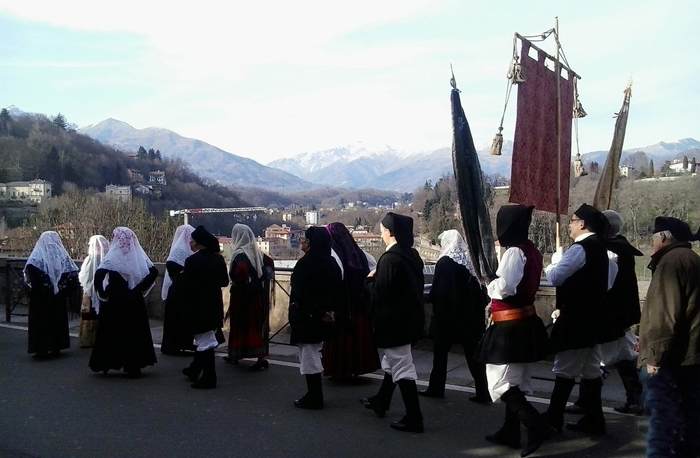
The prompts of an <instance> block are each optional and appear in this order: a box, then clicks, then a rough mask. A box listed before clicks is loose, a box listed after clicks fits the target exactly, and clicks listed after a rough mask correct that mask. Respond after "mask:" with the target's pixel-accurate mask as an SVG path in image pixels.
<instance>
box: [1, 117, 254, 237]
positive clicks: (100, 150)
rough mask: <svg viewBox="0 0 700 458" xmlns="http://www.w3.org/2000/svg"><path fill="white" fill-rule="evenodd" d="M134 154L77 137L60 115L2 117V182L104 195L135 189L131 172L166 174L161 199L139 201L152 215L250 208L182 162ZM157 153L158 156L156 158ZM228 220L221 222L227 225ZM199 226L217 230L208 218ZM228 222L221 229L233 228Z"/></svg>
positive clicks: (150, 197)
mask: <svg viewBox="0 0 700 458" xmlns="http://www.w3.org/2000/svg"><path fill="white" fill-rule="evenodd" d="M149 153H150V154H140V155H138V156H137V157H133V156H134V155H133V154H130V155H128V154H126V153H125V152H122V151H118V150H115V149H113V148H110V147H108V146H105V145H102V144H101V143H99V142H97V141H96V140H93V139H91V138H90V137H87V136H85V135H82V134H79V133H77V132H75V130H74V129H73V128H72V127H71V125H70V124H69V123H68V122H67V121H66V119H65V118H64V117H63V116H61V115H60V114H59V115H57V116H55V117H53V118H52V119H49V118H48V117H46V116H44V115H37V114H31V115H30V114H26V115H23V116H18V117H13V116H10V114H9V113H8V112H7V110H4V109H3V110H2V111H1V112H0V182H11V181H25V180H32V179H36V178H40V179H43V180H46V181H49V182H51V183H52V184H53V190H54V195H56V196H60V195H61V194H63V193H64V192H65V191H66V186H65V184H67V183H72V184H74V185H75V186H76V187H77V188H79V189H84V190H92V191H93V192H104V190H105V186H106V185H108V184H116V185H126V184H131V179H130V177H129V175H128V172H127V171H128V170H129V169H136V170H139V171H141V172H142V173H144V174H146V175H147V174H148V172H151V171H156V170H162V171H165V174H166V179H167V185H166V186H163V187H162V188H161V194H159V195H158V194H155V195H154V194H150V195H148V194H146V195H139V194H135V195H136V196H139V197H140V198H142V199H143V200H144V201H145V203H146V207H147V209H148V210H149V212H150V213H152V214H153V215H160V214H162V213H163V212H165V211H167V210H170V209H180V208H198V207H241V206H247V205H248V203H246V202H244V201H243V200H242V199H241V198H240V197H239V195H238V194H237V193H236V192H235V191H234V190H232V189H231V188H229V187H224V186H219V185H217V184H216V183H210V182H207V181H206V180H204V179H202V178H201V177H199V176H198V175H196V174H195V173H193V172H192V171H191V170H190V168H189V165H188V164H187V163H186V162H184V161H183V160H181V159H163V158H162V155H161V154H159V153H160V152H149ZM156 153H158V154H156ZM226 219H229V218H227V217H219V218H217V220H216V221H217V222H218V221H225V220H226ZM200 222H201V223H202V224H206V223H207V222H209V223H210V224H214V220H213V219H210V218H207V217H205V216H202V217H200ZM230 223H231V222H230V221H225V224H223V226H222V227H230V225H231V224H230Z"/></svg>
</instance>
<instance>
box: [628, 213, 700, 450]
mask: <svg viewBox="0 0 700 458" xmlns="http://www.w3.org/2000/svg"><path fill="white" fill-rule="evenodd" d="M699 236H700V230H699V231H698V233H696V234H693V233H692V232H691V231H690V226H688V223H686V222H684V221H681V220H679V219H677V218H670V217H661V216H660V217H658V218H656V221H655V224H654V233H653V235H652V243H653V249H654V253H653V254H652V256H651V262H650V263H649V269H651V271H652V277H651V283H650V284H649V290H648V291H647V296H646V303H645V305H644V308H643V309H642V319H641V322H640V334H639V365H640V366H641V367H642V370H643V371H646V372H647V374H648V375H649V378H648V380H647V382H646V403H645V407H646V409H647V411H648V412H649V430H648V432H647V443H648V448H647V456H678V457H697V456H699V455H700V434H698V433H699V432H700V257H699V256H698V255H697V254H696V253H695V252H694V251H693V249H692V246H691V243H690V242H691V241H692V240H698V239H700V237H699Z"/></svg>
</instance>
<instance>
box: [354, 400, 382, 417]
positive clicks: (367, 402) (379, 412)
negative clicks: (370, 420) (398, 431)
mask: <svg viewBox="0 0 700 458" xmlns="http://www.w3.org/2000/svg"><path fill="white" fill-rule="evenodd" d="M360 404H362V405H363V406H365V409H370V410H373V411H374V414H375V415H376V416H378V417H379V418H384V417H385V416H386V411H387V409H384V408H381V407H379V406H376V405H374V404H373V403H372V401H370V400H369V399H368V398H361V399H360Z"/></svg>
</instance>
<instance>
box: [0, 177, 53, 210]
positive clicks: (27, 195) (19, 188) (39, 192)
mask: <svg viewBox="0 0 700 458" xmlns="http://www.w3.org/2000/svg"><path fill="white" fill-rule="evenodd" d="M51 195H52V188H51V183H49V182H48V181H44V180H40V179H36V180H30V181H12V182H10V183H0V200H4V201H12V200H15V201H24V202H30V203H35V204H38V203H41V202H42V201H44V200H46V199H50V198H51Z"/></svg>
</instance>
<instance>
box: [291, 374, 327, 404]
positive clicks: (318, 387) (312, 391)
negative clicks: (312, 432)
mask: <svg viewBox="0 0 700 458" xmlns="http://www.w3.org/2000/svg"><path fill="white" fill-rule="evenodd" d="M322 383H323V382H322V377H321V373H320V372H319V373H318V374H307V375H306V387H307V390H308V391H307V392H306V394H305V395H304V397H302V398H301V399H296V400H295V401H294V405H295V406H296V407H299V408H300V409H311V410H321V409H323V385H322Z"/></svg>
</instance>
